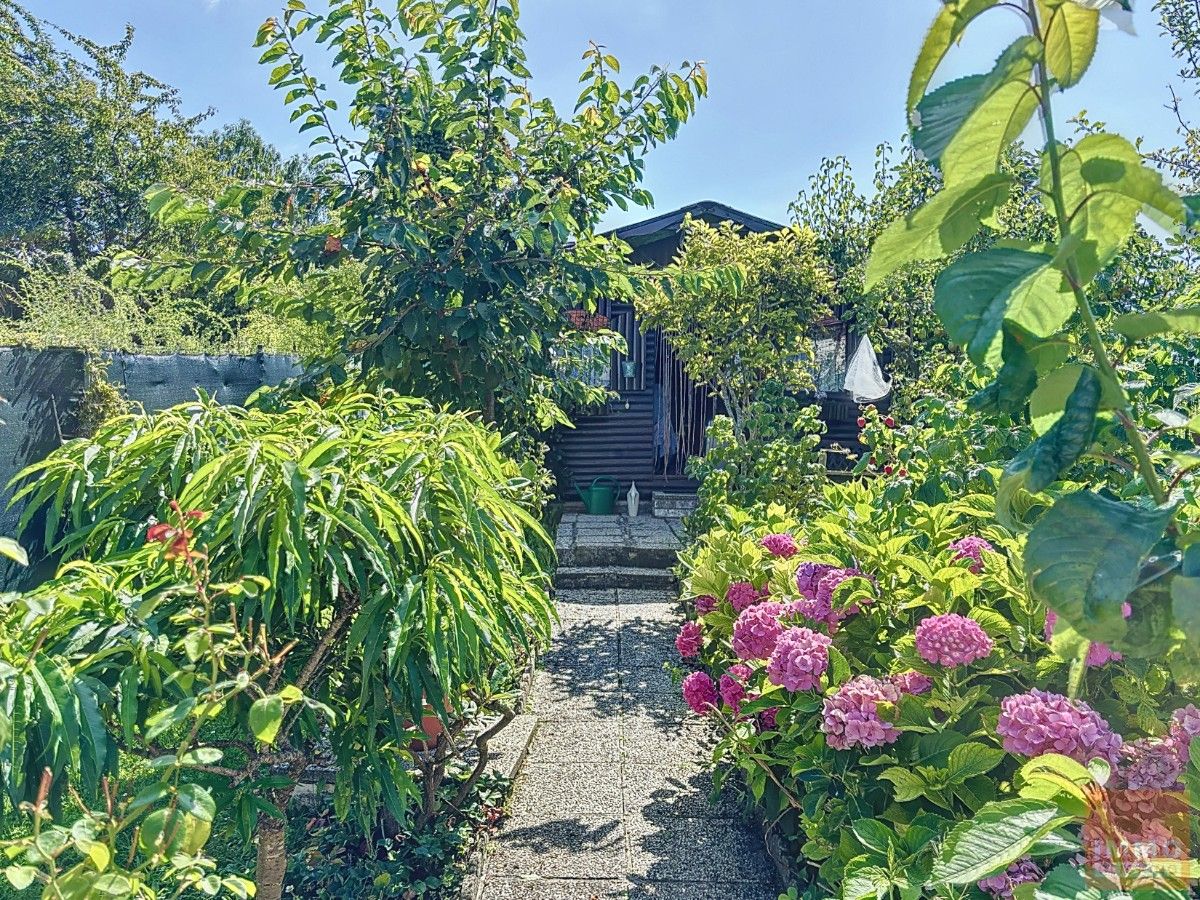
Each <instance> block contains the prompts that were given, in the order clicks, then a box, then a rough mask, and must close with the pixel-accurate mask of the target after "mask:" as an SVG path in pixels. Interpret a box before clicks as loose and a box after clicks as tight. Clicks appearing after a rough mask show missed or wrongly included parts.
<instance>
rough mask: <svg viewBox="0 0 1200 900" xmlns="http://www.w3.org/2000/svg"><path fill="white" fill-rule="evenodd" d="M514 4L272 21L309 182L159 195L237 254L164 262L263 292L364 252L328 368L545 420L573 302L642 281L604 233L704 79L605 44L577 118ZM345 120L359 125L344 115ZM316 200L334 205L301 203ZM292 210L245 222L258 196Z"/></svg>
mask: <svg viewBox="0 0 1200 900" xmlns="http://www.w3.org/2000/svg"><path fill="white" fill-rule="evenodd" d="M524 40H525V38H524V35H523V34H522V32H521V30H520V28H519V26H518V14H517V10H516V5H515V4H512V5H510V4H508V3H494V2H488V0H469V2H462V0H437V2H427V0H401V2H399V3H398V4H395V5H394V6H393V8H392V9H390V10H389V9H387V8H385V6H383V5H381V4H377V3H374V2H366V3H364V2H360V0H355V2H348V0H333V2H331V3H330V4H329V7H328V9H326V10H324V11H316V10H313V9H310V8H309V7H308V6H307V5H306V4H304V3H302V2H294V3H289V4H288V7H287V9H286V10H285V11H284V12H283V14H282V15H281V16H280V17H278V18H272V19H269V20H268V21H267V22H266V23H265V24H264V25H263V27H262V29H261V30H260V32H259V35H258V44H259V45H260V46H262V47H263V48H264V50H263V55H262V61H263V62H264V63H265V64H268V65H270V66H271V72H270V76H269V81H270V83H271V84H272V85H274V86H276V87H277V88H278V89H279V90H280V91H282V92H284V102H285V103H286V104H287V105H288V106H289V107H290V108H291V109H292V112H293V118H294V119H295V120H296V121H297V122H299V127H300V130H301V131H303V132H313V133H315V134H316V137H315V138H314V139H313V147H314V151H315V155H314V157H313V159H312V166H313V169H314V173H315V175H314V178H313V179H312V182H311V183H305V184H299V185H293V186H291V187H289V188H287V189H283V190H272V189H263V188H256V189H246V188H242V189H237V190H232V191H229V192H227V193H226V194H224V195H222V196H220V197H218V198H217V200H216V202H215V205H214V206H213V208H212V209H210V208H209V206H208V204H207V202H204V201H198V200H189V199H187V198H186V197H184V196H180V195H178V194H176V193H174V192H171V191H166V190H164V191H162V192H159V193H158V194H156V195H155V196H154V197H152V199H151V208H152V209H153V211H154V212H155V213H156V214H157V215H158V216H159V218H160V219H161V220H163V221H164V222H167V223H175V222H196V223H199V224H200V227H201V232H202V234H203V235H205V236H209V235H216V234H223V235H229V236H230V237H232V238H233V239H235V241H236V248H235V250H234V252H230V253H224V252H223V253H222V254H221V255H220V257H219V258H202V259H200V260H199V261H197V260H196V259H195V258H194V256H188V255H184V256H182V257H179V258H175V259H174V260H172V259H170V258H160V259H159V260H158V263H159V264H160V268H157V269H155V270H153V272H152V275H151V277H152V279H158V278H164V277H170V276H168V275H166V274H164V272H163V269H162V268H161V266H167V267H168V268H169V267H170V266H171V265H173V264H174V265H177V266H182V267H184V268H185V269H186V270H187V271H188V272H189V273H190V275H191V277H194V278H197V279H199V280H201V281H202V282H203V283H205V284H209V285H216V286H226V285H233V284H236V285H240V286H242V287H243V288H244V289H247V290H254V289H255V288H257V287H259V286H261V285H262V284H263V282H264V280H266V279H277V280H282V281H285V282H286V281H292V280H304V281H307V279H309V278H310V277H311V275H312V274H313V273H314V272H317V271H321V270H324V269H328V268H330V267H334V266H339V265H345V264H347V263H351V262H354V263H357V264H358V265H359V272H360V279H359V284H358V288H357V292H358V294H359V295H360V296H361V306H360V309H359V314H358V315H357V317H356V318H355V319H354V320H353V321H351V322H349V323H348V325H347V327H346V329H345V335H344V338H343V340H342V344H341V348H340V351H339V352H338V353H337V354H334V355H332V356H331V357H330V358H329V359H328V360H327V361H326V363H325V365H323V366H321V367H320V368H318V369H316V370H314V375H316V376H323V375H328V376H331V377H332V378H333V379H334V380H335V381H340V380H343V379H345V378H346V377H348V373H349V372H350V371H351V370H355V369H361V370H362V371H363V372H364V373H365V375H366V377H367V378H368V379H369V381H370V382H371V383H375V384H378V383H385V384H388V385H390V386H392V387H394V388H396V389H398V390H400V391H402V392H405V393H412V394H417V395H420V396H424V397H428V398H430V399H431V400H433V401H434V402H437V403H451V404H453V405H455V406H456V407H458V408H474V409H481V410H483V411H484V413H485V415H486V417H487V418H489V419H500V420H503V421H505V422H508V423H513V424H517V425H526V424H528V420H529V418H530V417H531V414H532V412H531V411H537V412H538V413H539V414H540V417H541V418H542V419H543V420H544V419H545V411H546V410H547V409H548V408H549V403H548V401H550V400H552V399H553V397H554V395H555V381H554V379H553V377H552V366H551V359H550V357H551V354H550V347H551V346H552V345H553V344H554V343H555V341H556V340H557V339H558V338H559V336H560V335H561V334H562V331H563V326H564V316H563V312H564V310H566V309H568V308H572V307H577V306H589V305H592V304H594V302H595V299H596V298H597V297H600V296H608V297H612V298H616V299H620V298H622V297H629V296H631V294H632V292H633V287H634V286H633V284H632V282H631V280H630V277H629V271H628V268H627V266H626V264H625V260H624V253H625V250H626V248H625V247H624V246H623V245H621V244H620V243H619V242H615V241H612V240H609V239H607V238H604V237H602V236H600V235H598V234H597V233H596V230H595V229H596V226H597V223H598V222H599V221H600V218H601V216H602V215H603V214H604V213H605V211H606V210H608V209H609V208H610V207H611V206H612V205H614V204H615V205H618V206H621V207H625V206H627V205H628V204H630V203H633V204H636V205H643V206H644V205H648V204H649V203H650V196H649V194H647V193H646V191H645V190H643V189H642V188H641V187H640V186H639V184H640V181H641V178H642V170H643V156H644V154H645V153H646V151H648V150H649V149H650V148H651V147H653V146H655V145H656V144H658V143H660V142H662V141H665V140H668V139H670V138H672V137H674V136H675V134H676V132H677V131H678V129H679V127H680V125H681V124H682V123H683V122H685V121H686V120H687V119H688V118H689V117H690V116H691V114H692V112H693V110H694V108H695V104H696V101H697V98H698V97H700V96H702V95H703V94H704V93H705V90H706V77H705V72H704V69H703V66H702V65H700V64H699V63H696V64H684V66H683V67H682V68H681V69H679V70H678V71H675V70H671V69H663V68H657V67H656V68H653V69H651V70H650V72H649V73H647V74H645V75H641V76H638V77H637V78H635V79H633V80H632V83H631V85H630V86H629V87H624V88H623V87H621V85H620V84H619V83H618V82H617V80H616V78H617V77H618V74H617V73H618V72H619V63H618V62H617V60H616V58H615V57H613V56H612V55H611V54H609V53H608V52H607V51H606V50H605V49H604V48H602V47H600V46H598V45H592V46H590V47H589V48H588V50H587V51H586V52H585V53H584V60H585V70H584V73H583V76H582V78H581V81H582V83H583V90H582V92H581V94H580V96H579V100H578V103H577V105H576V109H575V112H574V113H573V114H572V115H571V116H569V117H568V116H563V115H561V114H559V112H558V111H557V110H556V109H555V107H554V106H553V104H552V103H551V102H550V101H549V100H546V99H539V98H536V97H535V96H534V95H533V94H532V93H531V92H530V90H529V87H528V79H529V77H530V73H529V71H528V69H527V67H526V57H525V51H524ZM312 43H315V44H316V45H317V46H318V47H320V48H323V49H325V50H326V52H328V53H329V54H330V55H331V56H332V57H333V67H334V71H335V73H336V76H337V78H338V79H339V80H340V81H341V82H342V83H343V84H346V85H349V86H350V87H351V89H352V90H353V94H352V96H351V99H350V102H349V106H348V108H347V109H346V110H344V111H341V110H338V109H337V103H336V102H335V101H334V100H333V99H332V98H330V97H329V92H328V90H327V88H326V86H325V84H323V83H322V82H321V81H320V79H318V78H317V77H316V76H315V75H314V74H313V73H312V71H311V69H310V67H309V63H308V62H307V61H306V58H305V52H306V49H307V47H308V46H309V45H310V44H312ZM342 121H344V122H346V123H348V126H349V127H341V126H340V122H342ZM314 197H315V198H319V201H320V204H321V206H322V209H323V211H324V215H325V221H324V222H323V223H322V224H321V225H320V226H319V227H314V226H311V225H310V224H308V223H304V222H301V221H298V216H297V213H296V209H297V207H298V206H299V207H304V206H305V204H307V203H308V202H310V201H311V200H312V199H313V198H314ZM259 208H266V209H269V210H272V211H273V212H274V218H273V220H272V221H270V222H267V223H262V222H254V221H247V220H246V218H245V212H246V210H247V209H259Z"/></svg>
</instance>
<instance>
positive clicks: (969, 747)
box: [946, 742, 1006, 781]
mask: <svg viewBox="0 0 1200 900" xmlns="http://www.w3.org/2000/svg"><path fill="white" fill-rule="evenodd" d="M1005 756H1006V754H1005V752H1004V751H1003V750H1001V749H1000V748H999V747H987V746H985V745H983V744H976V743H974V742H969V743H966V744H959V745H958V746H957V747H955V748H954V749H953V750H951V751H950V760H949V762H948V764H947V766H946V769H947V771H948V772H949V773H950V780H951V781H966V780H967V779H968V778H974V777H975V776H976V775H986V774H987V773H988V772H990V771H992V769H994V768H996V766H998V765H1000V762H1001V761H1002V760H1003V759H1004V757H1005Z"/></svg>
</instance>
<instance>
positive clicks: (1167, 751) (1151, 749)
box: [1118, 737, 1184, 790]
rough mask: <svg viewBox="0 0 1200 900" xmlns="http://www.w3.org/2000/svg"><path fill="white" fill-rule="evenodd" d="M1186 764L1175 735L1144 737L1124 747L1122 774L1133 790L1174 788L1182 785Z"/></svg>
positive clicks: (1123, 779) (1126, 784) (1119, 771)
mask: <svg viewBox="0 0 1200 900" xmlns="http://www.w3.org/2000/svg"><path fill="white" fill-rule="evenodd" d="M1183 764H1184V761H1183V760H1182V759H1180V758H1179V750H1178V747H1177V746H1176V743H1175V741H1173V740H1172V739H1171V738H1169V737H1168V738H1167V739H1166V740H1161V739H1158V738H1141V739H1140V740H1136V741H1130V742H1129V743H1127V744H1125V745H1124V746H1122V747H1121V765H1120V768H1119V769H1118V774H1119V775H1120V776H1121V780H1122V781H1123V782H1124V783H1125V787H1127V788H1129V789H1131V790H1141V789H1143V788H1153V789H1156V790H1174V789H1176V788H1177V787H1178V786H1179V774H1180V772H1182V771H1183Z"/></svg>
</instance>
